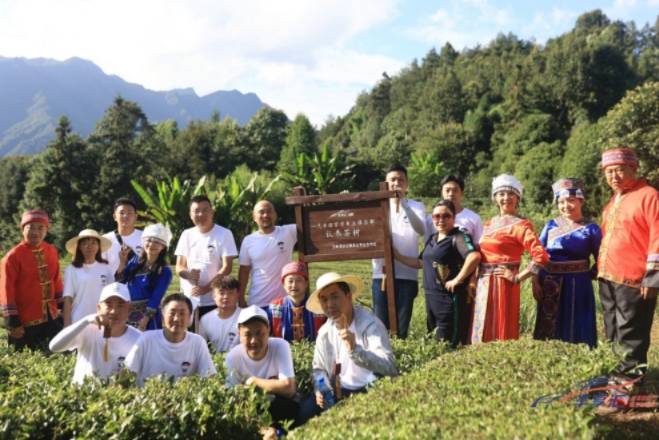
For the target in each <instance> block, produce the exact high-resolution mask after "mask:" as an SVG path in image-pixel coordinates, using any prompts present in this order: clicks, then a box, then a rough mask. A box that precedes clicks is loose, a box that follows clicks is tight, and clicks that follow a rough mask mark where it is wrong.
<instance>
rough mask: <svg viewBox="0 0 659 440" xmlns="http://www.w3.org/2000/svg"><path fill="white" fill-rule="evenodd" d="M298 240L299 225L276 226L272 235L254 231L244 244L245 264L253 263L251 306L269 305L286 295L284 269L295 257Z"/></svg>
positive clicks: (243, 262) (240, 258)
mask: <svg viewBox="0 0 659 440" xmlns="http://www.w3.org/2000/svg"><path fill="white" fill-rule="evenodd" d="M296 242H297V228H296V226H295V225H284V226H275V230H274V231H272V232H271V233H270V234H262V233H260V232H259V231H256V232H252V233H251V234H249V235H248V236H247V237H245V239H244V240H243V242H242V244H241V245H240V257H239V262H240V265H241V266H251V267H252V271H251V276H252V284H251V286H250V288H249V302H248V304H249V305H252V304H255V305H257V306H259V307H265V306H267V305H268V304H270V303H271V302H273V301H275V300H276V299H279V298H283V297H285V296H286V291H285V290H284V286H283V285H282V284H281V269H282V268H283V267H284V266H285V265H286V264H288V263H290V262H291V260H292V258H293V246H295V243H296Z"/></svg>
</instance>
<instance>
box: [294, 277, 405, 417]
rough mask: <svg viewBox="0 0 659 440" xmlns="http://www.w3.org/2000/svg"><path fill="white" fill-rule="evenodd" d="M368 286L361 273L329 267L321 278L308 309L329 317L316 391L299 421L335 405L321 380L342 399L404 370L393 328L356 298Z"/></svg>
mask: <svg viewBox="0 0 659 440" xmlns="http://www.w3.org/2000/svg"><path fill="white" fill-rule="evenodd" d="M362 288H363V283H362V281H361V278H359V277H358V276H355V275H339V274H338V273H334V272H328V273H325V274H323V275H321V276H320V277H319V278H318V280H317V281H316V290H315V291H314V292H313V293H312V294H311V296H310V297H309V300H308V301H307V308H308V309H309V310H311V311H312V312H314V313H324V314H325V315H327V318H328V321H327V322H326V323H325V325H323V326H322V327H321V328H320V331H319V332H318V338H316V347H315V350H314V356H313V362H312V367H313V373H312V374H313V379H314V381H313V382H314V395H312V396H310V397H309V398H307V399H306V400H305V401H304V402H303V403H302V408H301V411H300V415H299V419H298V423H299V424H301V423H304V422H305V421H306V420H308V419H309V418H311V417H313V416H315V415H318V414H320V412H321V410H322V409H326V408H327V407H328V404H331V402H327V401H326V399H325V397H326V396H324V395H323V393H322V392H321V389H320V386H319V383H320V380H321V379H322V381H323V382H324V383H325V384H326V385H328V386H329V387H331V388H332V389H333V390H334V391H333V392H330V394H332V397H333V399H334V400H335V401H336V400H339V399H340V398H342V397H347V396H349V395H351V394H355V393H363V392H366V391H367V389H368V387H369V386H370V385H371V384H372V383H373V381H375V380H376V379H377V377H380V376H396V375H397V374H398V371H397V369H396V360H395V358H394V354H393V350H392V349H391V342H390V340H389V334H388V332H387V329H385V327H384V325H383V324H382V322H381V321H380V320H379V319H377V318H376V317H375V316H374V315H373V314H372V313H371V312H369V311H368V310H367V309H365V308H363V307H361V306H359V305H356V304H354V303H353V301H354V299H356V298H357V297H358V296H359V295H361V292H362ZM326 393H327V391H326Z"/></svg>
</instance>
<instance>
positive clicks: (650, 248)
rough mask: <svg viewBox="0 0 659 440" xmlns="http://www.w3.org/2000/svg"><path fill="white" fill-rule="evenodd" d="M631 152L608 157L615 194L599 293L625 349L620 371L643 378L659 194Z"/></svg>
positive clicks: (606, 224)
mask: <svg viewBox="0 0 659 440" xmlns="http://www.w3.org/2000/svg"><path fill="white" fill-rule="evenodd" d="M637 168H638V160H637V158H636V153H635V151H634V150H632V149H631V148H615V149H611V150H607V151H605V152H604V153H603V154H602V169H603V170H604V175H605V177H606V182H607V183H608V185H609V187H611V189H612V190H613V192H614V194H613V197H611V200H610V201H609V204H608V205H607V206H606V208H604V214H603V219H602V232H603V239H602V244H601V246H600V252H599V258H598V277H599V291H600V299H601V303H602V309H603V312H604V328H605V331H606V337H607V339H608V340H610V341H613V342H615V343H616V344H617V345H618V346H619V347H621V348H622V349H623V356H624V357H623V359H622V360H621V362H620V364H619V365H618V366H617V367H616V369H615V370H614V373H621V374H622V373H625V374H631V375H635V374H643V373H644V372H645V370H646V365H645V364H646V363H647V353H648V348H649V346H650V329H651V328H652V318H653V316H654V309H655V306H656V304H657V291H659V195H658V193H657V190H656V189H654V188H653V187H651V186H650V185H648V183H647V182H646V181H645V180H643V179H640V178H637V176H636V169H637Z"/></svg>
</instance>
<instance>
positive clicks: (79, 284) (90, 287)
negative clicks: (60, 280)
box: [62, 261, 114, 322]
mask: <svg viewBox="0 0 659 440" xmlns="http://www.w3.org/2000/svg"><path fill="white" fill-rule="evenodd" d="M113 282H114V272H113V271H112V269H111V268H110V266H109V265H107V264H105V263H99V262H98V261H95V262H94V263H92V264H83V265H82V267H75V266H73V264H71V265H69V266H68V267H67V268H66V270H65V271H64V292H63V293H62V296H68V297H70V298H71V299H72V300H73V304H72V305H71V322H76V321H78V320H79V319H81V318H82V317H84V316H87V315H89V314H90V313H96V305H97V304H98V298H99V297H100V296H101V290H103V287H105V286H107V285H108V284H110V283H113Z"/></svg>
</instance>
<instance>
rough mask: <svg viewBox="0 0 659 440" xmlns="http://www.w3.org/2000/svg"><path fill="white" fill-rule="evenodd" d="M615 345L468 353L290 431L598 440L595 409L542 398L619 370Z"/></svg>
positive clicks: (389, 382) (539, 345) (518, 344)
mask: <svg viewBox="0 0 659 440" xmlns="http://www.w3.org/2000/svg"><path fill="white" fill-rule="evenodd" d="M614 364H615V359H613V356H612V354H611V351H610V347H607V346H606V345H603V346H601V347H600V348H598V349H596V350H593V351H591V350H589V349H588V348H587V347H585V346H584V345H579V346H578V345H571V344H565V343H561V342H547V341H542V342H539V341H533V340H530V339H522V340H519V341H509V342H495V343H488V344H483V345H480V346H477V347H469V348H466V349H461V350H457V351H455V352H450V353H445V354H444V355H443V356H441V357H439V358H437V359H436V360H433V361H431V362H429V363H426V364H425V365H423V366H422V367H421V368H417V369H414V370H413V371H411V372H410V373H409V374H405V375H402V376H400V377H398V378H395V379H385V380H381V381H379V382H378V383H377V385H376V386H375V388H374V389H373V390H371V391H370V392H369V393H368V394H365V395H358V396H353V397H352V398H351V399H348V400H346V401H344V402H342V403H340V404H339V405H338V406H336V407H334V408H332V409H331V410H330V411H328V412H326V413H324V414H322V415H321V416H320V417H317V418H316V419H313V420H311V421H310V422H309V423H308V424H307V425H305V426H303V427H301V428H300V429H298V430H295V431H293V432H292V433H291V436H292V437H293V438H301V439H305V438H313V439H335V438H396V439H419V438H428V439H436V438H470V439H471V438H565V437H568V438H592V437H593V436H594V435H595V433H596V429H597V427H596V426H595V425H594V423H593V417H594V416H593V415H592V411H590V410H587V409H579V408H575V407H574V406H570V405H561V404H556V405H550V406H543V407H540V408H537V409H533V408H531V403H532V402H533V401H534V399H536V398H537V397H539V396H542V395H547V394H555V393H560V392H564V391H568V390H570V389H572V387H573V386H574V383H575V382H578V381H582V380H585V379H588V378H590V377H592V376H596V375H599V374H603V373H604V372H606V371H608V370H609V369H610V368H612V367H613V365H614Z"/></svg>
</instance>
